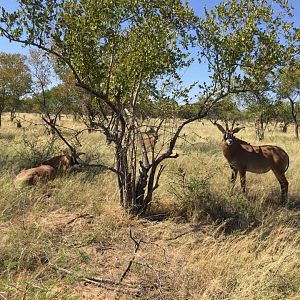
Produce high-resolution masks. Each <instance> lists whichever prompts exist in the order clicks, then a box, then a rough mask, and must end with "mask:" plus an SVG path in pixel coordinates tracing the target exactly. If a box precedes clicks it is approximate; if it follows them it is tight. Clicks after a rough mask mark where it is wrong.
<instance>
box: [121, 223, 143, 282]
mask: <svg viewBox="0 0 300 300" xmlns="http://www.w3.org/2000/svg"><path fill="white" fill-rule="evenodd" d="M129 236H130V238H131V239H132V240H133V242H134V251H133V256H132V258H131V260H130V261H129V263H128V265H127V267H126V269H125V271H124V272H123V274H122V275H121V277H120V280H119V282H120V283H121V282H122V281H123V280H124V278H125V276H126V275H127V274H128V272H129V271H130V269H131V266H132V264H133V262H134V260H135V258H136V253H137V252H138V250H139V248H140V245H141V242H142V240H139V241H137V240H136V239H134V237H133V235H132V231H131V228H130V230H129Z"/></svg>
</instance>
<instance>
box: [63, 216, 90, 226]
mask: <svg viewBox="0 0 300 300" xmlns="http://www.w3.org/2000/svg"><path fill="white" fill-rule="evenodd" d="M86 217H89V218H94V216H93V215H91V214H81V215H79V216H77V217H75V218H73V219H72V220H70V221H69V222H67V225H69V224H72V223H73V222H74V221H76V220H77V219H80V218H86Z"/></svg>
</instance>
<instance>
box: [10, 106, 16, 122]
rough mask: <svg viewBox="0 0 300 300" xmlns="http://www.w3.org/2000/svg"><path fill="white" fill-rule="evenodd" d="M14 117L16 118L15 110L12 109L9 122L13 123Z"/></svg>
mask: <svg viewBox="0 0 300 300" xmlns="http://www.w3.org/2000/svg"><path fill="white" fill-rule="evenodd" d="M15 117H16V110H15V108H13V109H11V111H10V121H11V122H13V120H14V119H15Z"/></svg>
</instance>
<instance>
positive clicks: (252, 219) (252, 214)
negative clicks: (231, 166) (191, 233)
mask: <svg viewBox="0 0 300 300" xmlns="http://www.w3.org/2000/svg"><path fill="white" fill-rule="evenodd" d="M215 175H216V174H214V173H212V172H210V173H203V175H202V176H200V177H199V176H197V177H191V178H189V179H186V178H185V175H184V172H183V171H182V170H180V169H179V171H178V172H177V178H178V179H177V183H176V188H175V187H174V186H173V187H172V193H173V194H174V195H175V198H176V205H175V215H176V216H179V217H181V218H183V219H184V220H186V221H192V222H194V223H195V222H196V223H199V222H204V223H209V224H211V223H213V224H220V223H222V222H225V223H226V226H225V227H224V228H225V231H226V232H230V231H232V230H238V229H241V230H245V229H248V228H252V227H253V226H257V225H258V224H260V220H261V219H262V215H261V214H262V211H263V210H262V209H261V207H259V206H260V204H258V203H255V202H253V201H250V200H248V199H247V198H246V197H245V196H244V195H243V194H241V193H239V192H235V193H234V194H232V193H230V187H229V186H226V187H223V188H222V187H220V186H216V184H214V182H213V178H214V176H215Z"/></svg>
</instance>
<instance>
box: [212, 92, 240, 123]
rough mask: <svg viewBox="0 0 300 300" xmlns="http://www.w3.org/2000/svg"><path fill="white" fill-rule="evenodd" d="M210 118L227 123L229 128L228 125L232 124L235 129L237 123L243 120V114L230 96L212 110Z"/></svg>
mask: <svg viewBox="0 0 300 300" xmlns="http://www.w3.org/2000/svg"><path fill="white" fill-rule="evenodd" d="M208 117H209V118H210V119H212V120H215V121H217V120H220V121H222V122H224V123H226V124H227V126H228V123H231V124H232V127H233V125H234V124H235V122H236V121H238V120H240V119H241V118H242V114H241V111H240V110H239V109H238V107H237V104H236V103H235V102H234V101H233V99H232V97H229V96H228V97H226V98H225V99H224V100H223V101H222V102H219V103H217V104H216V105H215V106H214V107H213V108H212V109H211V111H210V112H209V115H208Z"/></svg>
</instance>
